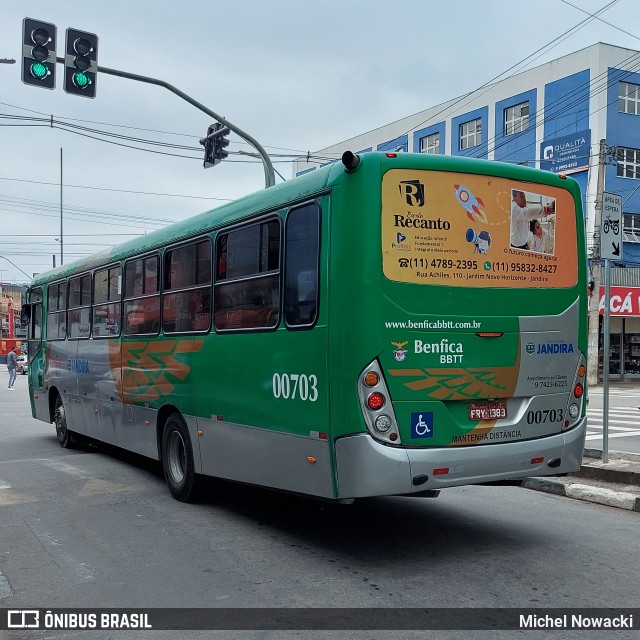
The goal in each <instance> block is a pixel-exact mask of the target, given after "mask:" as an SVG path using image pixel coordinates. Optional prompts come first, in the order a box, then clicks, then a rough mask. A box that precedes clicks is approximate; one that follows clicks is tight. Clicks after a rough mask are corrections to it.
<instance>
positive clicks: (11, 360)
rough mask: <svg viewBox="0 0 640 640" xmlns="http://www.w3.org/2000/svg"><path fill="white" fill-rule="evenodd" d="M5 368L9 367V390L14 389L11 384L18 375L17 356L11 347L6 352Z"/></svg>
mask: <svg viewBox="0 0 640 640" xmlns="http://www.w3.org/2000/svg"><path fill="white" fill-rule="evenodd" d="M7 369H9V390H10V391H15V387H14V386H13V385H14V384H15V383H16V377H17V375H18V356H16V352H15V351H14V350H13V349H12V350H11V351H9V353H8V354H7Z"/></svg>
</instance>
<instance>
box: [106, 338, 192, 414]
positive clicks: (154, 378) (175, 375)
mask: <svg viewBox="0 0 640 640" xmlns="http://www.w3.org/2000/svg"><path fill="white" fill-rule="evenodd" d="M203 344H204V340H190V339H183V340H157V341H155V342H123V343H120V344H118V343H116V342H110V344H109V362H110V364H111V370H112V371H113V372H115V371H117V370H118V369H119V368H120V366H121V367H122V378H118V377H116V380H115V383H116V387H117V388H118V393H119V394H120V397H121V398H122V400H123V402H126V403H134V402H153V401H155V400H158V399H160V398H162V397H166V396H168V395H170V394H171V393H172V392H173V391H174V389H175V384H174V382H172V380H173V381H180V380H184V379H185V378H186V377H187V375H189V372H190V371H191V367H190V366H189V365H188V364H185V362H184V361H183V359H182V358H181V357H180V356H182V355H184V354H188V353H197V352H198V351H200V349H202V345H203ZM121 348H122V362H121V363H120V349H121Z"/></svg>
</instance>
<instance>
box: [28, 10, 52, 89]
mask: <svg viewBox="0 0 640 640" xmlns="http://www.w3.org/2000/svg"><path fill="white" fill-rule="evenodd" d="M22 82H24V83H25V84H32V85H35V86H36V87H43V88H45V89H53V88H54V87H55V86H56V26H55V25H54V24H50V23H49V22H42V21H41V20H33V19H31V18H25V19H24V20H23V21H22Z"/></svg>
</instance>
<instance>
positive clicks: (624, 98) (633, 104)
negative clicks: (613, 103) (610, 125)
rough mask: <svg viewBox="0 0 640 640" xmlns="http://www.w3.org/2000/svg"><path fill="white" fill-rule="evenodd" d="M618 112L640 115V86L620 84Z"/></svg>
mask: <svg viewBox="0 0 640 640" xmlns="http://www.w3.org/2000/svg"><path fill="white" fill-rule="evenodd" d="M618 111H620V112H621V113H631V114H633V115H634V116H639V115H640V85H637V84H631V83H630V82H620V83H618Z"/></svg>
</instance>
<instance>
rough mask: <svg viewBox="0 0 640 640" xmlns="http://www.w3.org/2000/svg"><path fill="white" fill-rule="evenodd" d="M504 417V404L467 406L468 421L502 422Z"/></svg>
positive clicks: (505, 406) (505, 415) (505, 410)
mask: <svg viewBox="0 0 640 640" xmlns="http://www.w3.org/2000/svg"><path fill="white" fill-rule="evenodd" d="M506 417H507V404H506V402H490V403H483V404H470V405H469V420H504V419H505V418H506Z"/></svg>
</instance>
